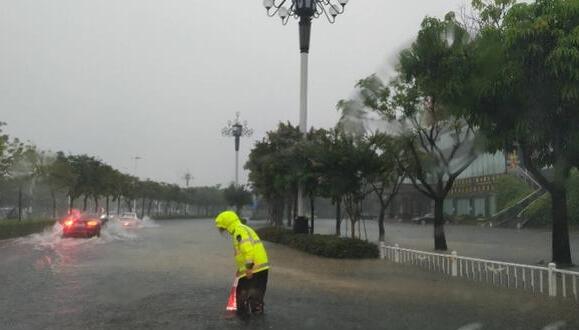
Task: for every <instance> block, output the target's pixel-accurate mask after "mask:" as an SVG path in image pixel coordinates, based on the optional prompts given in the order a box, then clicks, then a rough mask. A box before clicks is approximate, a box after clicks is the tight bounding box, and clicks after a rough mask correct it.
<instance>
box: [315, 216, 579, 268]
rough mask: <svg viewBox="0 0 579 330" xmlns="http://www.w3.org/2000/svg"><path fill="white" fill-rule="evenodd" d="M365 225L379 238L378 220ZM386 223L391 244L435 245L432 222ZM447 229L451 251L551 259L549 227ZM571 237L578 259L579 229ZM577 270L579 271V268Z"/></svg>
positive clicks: (329, 230)
mask: <svg viewBox="0 0 579 330" xmlns="http://www.w3.org/2000/svg"><path fill="white" fill-rule="evenodd" d="M348 226H349V224H348ZM365 226H366V232H367V233H368V236H367V237H368V240H370V241H373V242H377V241H378V223H377V222H376V221H366V222H365ZM384 226H385V229H386V243H387V244H389V245H394V244H399V245H400V247H404V248H410V249H417V250H421V251H432V250H433V248H434V241H433V230H434V228H433V225H432V224H426V225H419V224H413V223H408V222H404V223H400V222H386V223H385V225H384ZM357 227H358V226H357ZM348 229H350V228H349V227H348ZM315 230H316V233H320V234H333V233H335V231H336V229H335V221H334V220H329V219H320V220H316V223H315ZM444 230H445V233H446V240H447V242H448V249H449V251H452V250H455V251H457V252H458V254H459V255H463V256H468V257H475V258H482V259H490V260H498V261H506V262H514V263H523V264H531V265H536V264H540V265H546V264H547V263H548V262H549V261H550V260H551V231H550V230H548V229H521V230H517V229H509V228H488V227H480V226H475V225H453V224H447V225H445V226H444ZM356 232H358V230H357V231H356ZM360 232H361V237H362V238H365V237H366V236H365V232H364V225H362V227H361V228H360ZM349 233H350V232H349V231H346V221H344V222H342V235H346V236H349ZM569 240H570V244H571V255H572V256H573V257H574V261H575V262H577V261H578V260H579V232H577V231H571V232H570V233H569ZM574 270H576V271H579V268H574Z"/></svg>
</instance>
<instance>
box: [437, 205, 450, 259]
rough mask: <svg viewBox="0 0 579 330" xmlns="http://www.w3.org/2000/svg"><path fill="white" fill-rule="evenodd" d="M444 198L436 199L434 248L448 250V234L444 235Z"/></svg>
mask: <svg viewBox="0 0 579 330" xmlns="http://www.w3.org/2000/svg"><path fill="white" fill-rule="evenodd" d="M443 205H444V199H443V198H436V199H434V249H435V250H437V251H446V250H448V247H447V246H446V236H445V235H444V214H443Z"/></svg>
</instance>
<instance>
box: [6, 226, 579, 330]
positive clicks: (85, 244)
mask: <svg viewBox="0 0 579 330" xmlns="http://www.w3.org/2000/svg"><path fill="white" fill-rule="evenodd" d="M266 246H267V249H268V253H269V256H270V261H271V263H272V264H273V268H272V270H271V273H270V281H269V286H268V292H267V295H266V304H267V305H266V315H264V316H263V317H258V318H254V319H251V320H249V321H248V322H246V321H241V320H239V319H237V318H235V317H232V315H230V314H227V313H226V312H225V303H226V300H227V295H228V293H229V287H230V285H231V282H232V280H233V278H232V276H233V271H234V269H233V260H232V251H231V246H230V242H229V239H228V238H227V237H223V236H221V235H219V234H218V233H217V232H216V230H214V229H213V225H212V223H211V221H209V220H189V221H181V220H175V221H164V222H159V223H158V226H154V225H153V224H151V225H150V226H147V228H142V229H138V230H134V231H127V232H125V231H124V230H121V229H119V228H112V229H110V230H108V231H107V232H106V233H103V235H102V236H101V237H100V238H92V239H88V240H82V239H64V240H63V239H60V238H59V236H58V233H57V232H56V233H52V232H46V233H44V234H40V235H33V236H30V237H27V238H22V239H16V240H5V241H0V283H1V284H0V290H1V291H0V329H453V330H454V329H461V330H474V329H578V328H579V305H578V304H575V303H572V301H570V300H562V299H561V300H560V299H548V298H544V297H536V296H533V295H532V294H529V293H526V292H520V291H515V290H505V289H494V288H490V287H488V286H486V285H484V284H481V283H471V282H468V281H463V280H460V279H448V278H446V277H445V276H444V275H440V274H434V273H428V272H425V271H423V270H421V269H416V268H412V267H407V266H400V265H394V264H391V263H388V262H385V261H381V260H365V261H360V260H358V261H353V260H330V259H322V258H318V257H315V256H310V255H306V254H303V253H301V252H297V251H294V250H291V249H289V248H286V247H283V246H279V245H275V244H267V245H266Z"/></svg>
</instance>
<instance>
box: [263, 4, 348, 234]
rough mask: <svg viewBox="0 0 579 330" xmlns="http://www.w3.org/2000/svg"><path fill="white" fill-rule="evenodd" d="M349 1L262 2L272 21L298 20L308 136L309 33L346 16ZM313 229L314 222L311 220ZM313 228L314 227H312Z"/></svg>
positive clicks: (300, 205) (304, 125) (302, 129)
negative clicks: (318, 23)
mask: <svg viewBox="0 0 579 330" xmlns="http://www.w3.org/2000/svg"><path fill="white" fill-rule="evenodd" d="M347 3H348V0H263V6H264V7H265V9H266V10H267V15H268V16H270V17H273V16H275V15H276V14H277V15H279V17H280V18H281V21H282V24H283V25H286V24H287V22H288V21H289V19H290V17H293V18H295V19H298V18H299V33H300V66H301V70H300V126H299V127H300V132H301V133H302V134H303V135H304V137H305V136H306V133H307V130H308V127H307V119H308V55H309V52H310V34H311V33H310V32H311V28H312V18H318V17H320V16H325V17H326V18H327V19H328V21H329V22H330V23H332V24H333V23H335V22H336V16H338V15H340V14H342V13H344V7H345V6H346V4H347ZM297 199H298V210H297V212H298V214H297V216H298V218H301V219H303V220H304V219H305V220H306V221H307V218H306V216H305V208H304V184H303V182H300V183H299V184H298V198H297ZM312 225H313V219H312ZM312 228H313V226H312Z"/></svg>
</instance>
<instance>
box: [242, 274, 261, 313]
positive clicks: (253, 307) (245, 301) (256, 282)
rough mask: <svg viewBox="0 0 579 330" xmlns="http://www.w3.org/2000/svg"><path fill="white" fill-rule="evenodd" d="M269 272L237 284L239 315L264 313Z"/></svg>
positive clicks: (254, 275)
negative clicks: (264, 298) (264, 299)
mask: <svg viewBox="0 0 579 330" xmlns="http://www.w3.org/2000/svg"><path fill="white" fill-rule="evenodd" d="M267 275H268V270H267V269H266V270H262V271H260V272H258V273H255V274H253V277H252V278H251V279H248V278H247V277H243V278H240V279H239V282H238V283H237V291H236V296H237V314H239V315H247V314H249V313H250V312H251V313H254V314H260V313H263V307H264V303H263V297H264V296H265V290H266V289H267Z"/></svg>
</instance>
